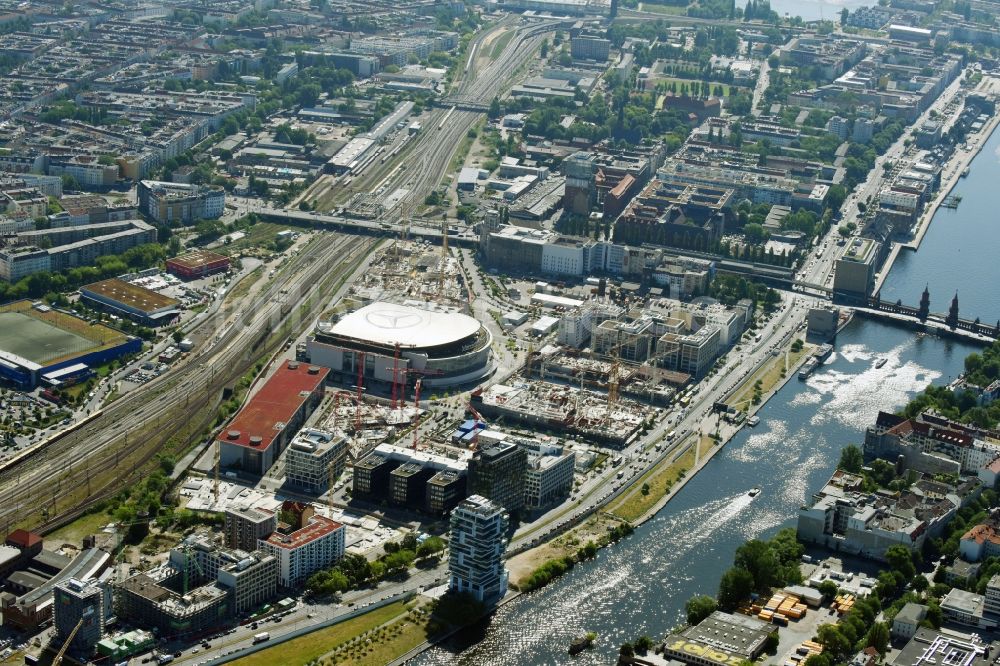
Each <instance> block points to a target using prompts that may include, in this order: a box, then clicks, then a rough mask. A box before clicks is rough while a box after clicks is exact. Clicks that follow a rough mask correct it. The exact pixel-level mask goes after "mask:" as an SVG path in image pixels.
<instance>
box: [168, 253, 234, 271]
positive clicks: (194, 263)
mask: <svg viewBox="0 0 1000 666" xmlns="http://www.w3.org/2000/svg"><path fill="white" fill-rule="evenodd" d="M220 261H226V262H228V261H229V257H227V256H225V255H221V254H216V253H215V252H209V251H208V250H195V251H194V252H186V253H185V254H182V255H180V256H178V257H174V258H173V259H167V264H172V265H174V266H180V267H181V268H187V269H189V270H195V269H198V268H203V267H205V266H210V265H212V264H215V263H218V262H220Z"/></svg>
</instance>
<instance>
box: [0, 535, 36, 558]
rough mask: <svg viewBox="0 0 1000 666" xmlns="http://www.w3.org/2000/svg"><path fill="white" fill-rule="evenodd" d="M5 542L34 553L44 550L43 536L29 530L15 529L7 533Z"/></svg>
mask: <svg viewBox="0 0 1000 666" xmlns="http://www.w3.org/2000/svg"><path fill="white" fill-rule="evenodd" d="M4 543H5V544H6V545H8V546H13V547H14V548H18V549H20V550H24V551H30V552H31V554H32V555H37V554H38V553H39V552H40V551H41V550H42V537H40V536H38V535H37V534H35V533H34V532H29V531H28V530H14V531H13V532H11V533H10V534H8V535H7V539H6V540H5V541H4Z"/></svg>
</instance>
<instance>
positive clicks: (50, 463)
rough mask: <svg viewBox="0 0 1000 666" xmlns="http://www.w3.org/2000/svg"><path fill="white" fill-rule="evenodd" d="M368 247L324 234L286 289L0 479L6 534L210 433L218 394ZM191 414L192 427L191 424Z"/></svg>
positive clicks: (84, 500)
mask: <svg viewBox="0 0 1000 666" xmlns="http://www.w3.org/2000/svg"><path fill="white" fill-rule="evenodd" d="M373 242H374V241H373V240H372V239H367V238H361V237H354V236H340V235H333V234H324V235H323V236H321V237H320V238H319V239H317V241H314V242H313V243H312V244H310V246H308V247H307V248H306V249H305V250H304V251H303V252H302V253H300V254H299V255H298V257H296V259H295V261H294V262H293V264H292V265H290V267H289V269H288V271H286V274H287V275H288V280H287V281H282V282H277V281H276V282H275V283H274V284H272V285H271V287H269V288H268V289H267V290H265V292H264V293H262V294H261V295H260V296H259V297H257V298H256V299H255V300H254V302H253V303H252V304H251V305H250V306H249V307H247V308H245V309H244V310H243V312H242V314H241V316H239V317H238V318H237V320H236V321H235V322H233V323H232V324H231V325H229V326H228V327H226V329H225V330H224V331H222V332H221V333H220V334H219V335H218V336H217V337H216V339H215V340H214V341H213V342H212V343H211V345H210V346H208V347H206V348H204V349H203V350H202V351H201V352H200V353H199V354H198V355H197V356H196V357H195V358H194V359H192V360H191V361H190V362H189V363H188V364H186V365H185V366H183V367H182V368H178V369H177V370H176V372H171V373H168V374H167V375H164V376H163V378H162V380H159V381H157V382H152V383H150V384H147V385H146V386H143V387H140V388H138V389H136V390H135V391H132V392H130V393H128V394H126V395H125V396H123V397H122V398H121V399H120V400H118V401H116V402H115V403H112V404H111V405H110V406H109V407H108V408H107V409H106V410H105V411H104V412H103V413H102V414H101V415H100V416H99V417H98V418H97V419H94V420H93V421H91V422H90V423H88V424H87V425H86V426H84V427H83V428H81V429H79V430H77V431H75V432H73V433H69V434H68V435H67V436H65V437H63V438H59V439H56V440H54V441H52V442H50V443H49V444H48V445H47V446H46V447H44V448H42V449H39V450H38V451H37V452H36V453H35V454H34V455H32V456H31V457H30V458H28V459H26V460H24V461H21V462H20V463H19V464H16V465H12V466H9V467H8V468H6V469H4V470H3V471H2V472H0V523H3V524H6V526H7V528H8V530H9V529H10V528H11V527H13V526H18V525H26V526H28V527H31V528H33V529H42V530H43V531H44V530H45V529H46V528H50V527H52V526H53V525H55V524H58V523H60V522H65V521H66V520H67V519H69V518H72V517H73V516H75V515H78V514H79V513H81V512H83V511H85V510H86V509H87V508H88V507H89V506H91V505H93V504H94V503H95V502H97V501H100V500H102V499H104V498H106V497H109V496H111V495H113V494H114V493H115V492H117V491H118V490H120V489H121V488H123V487H127V485H128V484H129V483H131V482H132V481H135V480H139V479H141V477H142V476H143V475H144V467H145V465H146V464H147V463H149V462H150V461H151V460H152V459H153V457H154V456H155V455H156V454H157V453H158V452H159V451H160V450H161V449H162V448H163V446H164V444H166V443H167V442H168V441H169V440H170V439H171V437H173V436H174V435H175V434H176V433H177V432H178V431H186V432H189V433H191V435H190V436H191V437H195V436H197V435H198V433H200V432H202V431H203V430H204V429H205V428H207V427H208V426H209V425H211V422H212V421H213V420H214V418H215V414H216V406H217V405H218V403H219V401H220V399H221V395H222V393H223V389H225V388H227V387H230V386H232V385H234V384H235V383H236V382H237V381H238V380H239V379H240V377H242V376H243V375H244V374H246V372H247V371H248V370H249V369H251V368H252V367H253V365H254V364H255V363H256V362H257V359H258V358H259V357H260V356H262V355H266V354H267V353H268V352H269V351H271V350H273V349H274V348H276V347H279V346H280V344H281V342H282V340H281V339H273V338H274V333H275V331H277V330H278V329H279V327H281V326H282V325H283V324H284V323H285V322H286V320H287V318H288V317H289V315H291V314H292V313H293V311H296V309H297V308H299V307H301V306H303V305H309V306H310V308H309V310H310V311H311V309H312V308H311V306H312V305H315V302H316V301H317V300H318V301H319V302H322V299H323V297H324V294H322V293H321V292H322V291H323V285H324V283H328V282H329V281H330V280H331V279H333V278H335V277H339V276H342V275H344V274H345V273H347V272H348V271H351V270H353V267H354V266H355V265H356V263H357V262H358V261H360V259H361V258H362V257H363V256H364V255H365V254H366V253H367V252H366V251H367V249H369V248H370V247H371V245H372V243H373ZM329 260H332V261H333V262H334V263H333V264H332V265H328V261H329ZM306 324H308V321H299V322H294V323H293V324H292V325H293V326H295V325H297V326H298V327H300V328H301V327H303V326H305V325H306ZM195 415H197V419H198V421H197V422H191V421H190V418H191V417H194V416H195ZM178 424H183V425H184V427H183V428H179V427H177V425H178ZM189 443H190V442H183V444H189Z"/></svg>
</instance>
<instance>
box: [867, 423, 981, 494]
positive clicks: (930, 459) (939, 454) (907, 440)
mask: <svg viewBox="0 0 1000 666" xmlns="http://www.w3.org/2000/svg"><path fill="white" fill-rule="evenodd" d="M864 454H865V457H866V458H867V459H869V460H870V459H872V458H883V459H885V460H891V461H893V462H895V461H896V460H898V459H899V458H900V457H902V459H903V462H904V465H905V466H906V467H907V468H908V469H914V470H917V471H919V472H924V473H928V474H938V473H945V474H971V475H976V476H978V477H979V478H980V479H981V480H983V481H984V482H986V483H987V485H990V486H992V485H993V483H992V482H993V475H994V474H995V473H994V472H993V471H992V470H990V469H989V467H990V466H991V465H992V464H993V463H994V462H995V461H996V460H997V459H998V458H1000V433H997V432H995V431H989V430H983V429H980V428H976V427H975V426H970V425H968V424H965V423H957V422H955V421H950V420H948V419H946V418H943V417H941V416H938V415H936V414H933V413H930V412H924V413H922V414H920V415H918V416H916V417H914V418H912V419H906V418H903V417H900V416H896V415H895V414H891V413H889V412H879V415H878V417H877V418H876V420H875V423H874V424H873V425H872V426H870V427H869V428H868V429H867V430H866V432H865V441H864Z"/></svg>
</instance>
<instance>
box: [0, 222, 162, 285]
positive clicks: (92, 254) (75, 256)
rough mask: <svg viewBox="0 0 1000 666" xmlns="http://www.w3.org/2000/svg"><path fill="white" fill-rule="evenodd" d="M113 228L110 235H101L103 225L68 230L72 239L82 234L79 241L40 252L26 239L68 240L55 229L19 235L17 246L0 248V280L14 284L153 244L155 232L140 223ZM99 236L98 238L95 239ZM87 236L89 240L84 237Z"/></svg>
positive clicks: (10, 245)
mask: <svg viewBox="0 0 1000 666" xmlns="http://www.w3.org/2000/svg"><path fill="white" fill-rule="evenodd" d="M112 224H113V225H116V226H113V228H115V229H120V230H118V231H111V232H110V233H102V232H103V231H107V230H108V229H109V228H108V227H107V225H90V226H89V227H87V228H82V227H72V229H74V231H73V232H72V234H73V236H72V237H77V236H80V235H81V234H82V237H81V239H80V240H75V241H72V242H66V244H64V245H58V246H56V247H51V248H48V249H42V248H40V247H38V246H36V245H32V244H30V242H26V240H27V239H29V238H32V239H33V238H38V239H39V240H40V241H41V239H49V240H48V241H47V242H55V241H52V240H51V239H53V238H54V239H56V240H59V241H62V240H63V239H64V238H68V236H64V235H62V234H60V233H59V231H60V230H59V229H54V230H46V231H44V232H23V233H22V234H19V237H18V238H19V239H22V238H23V239H25V240H22V241H21V242H20V244H16V245H15V244H8V245H6V246H0V278H3V279H5V280H7V281H9V282H17V281H18V280H20V279H21V278H23V277H26V276H28V275H31V274H33V273H39V272H42V271H50V272H53V273H55V272H58V271H64V270H67V269H70V268H76V267H77V266H88V265H92V264H93V263H94V261H95V260H96V259H97V257H100V256H103V255H108V254H122V253H123V252H125V251H126V250H128V249H130V248H133V247H136V246H138V245H145V244H147V243H155V242H156V238H157V234H156V228H154V227H152V226H150V225H148V224H146V223H145V222H143V221H142V220H126V221H124V222H117V223H112ZM97 234H102V235H97ZM88 236H89V237H88Z"/></svg>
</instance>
